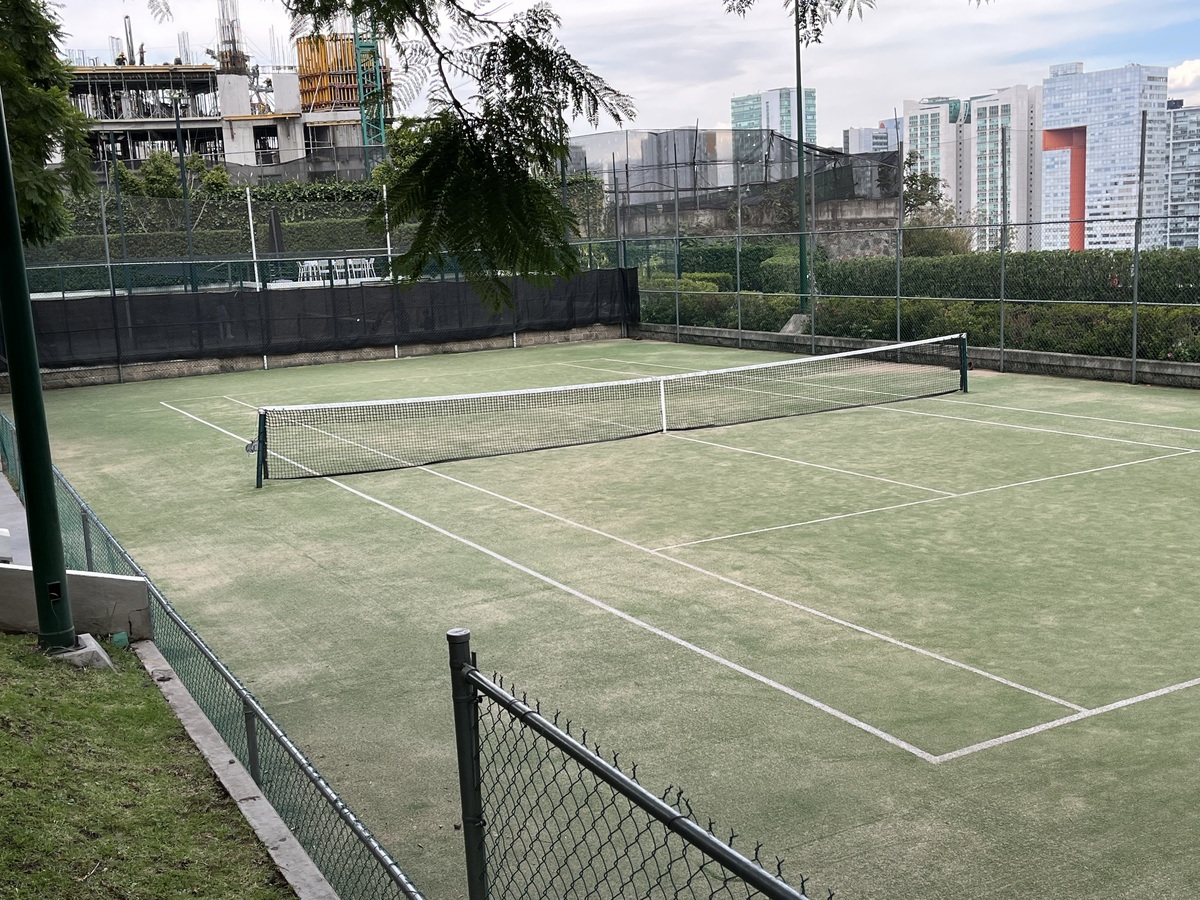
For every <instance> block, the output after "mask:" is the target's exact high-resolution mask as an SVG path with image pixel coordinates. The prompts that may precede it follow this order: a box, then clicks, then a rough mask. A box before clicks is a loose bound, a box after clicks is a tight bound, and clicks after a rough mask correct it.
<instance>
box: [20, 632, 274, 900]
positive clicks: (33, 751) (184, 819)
mask: <svg viewBox="0 0 1200 900" xmlns="http://www.w3.org/2000/svg"><path fill="white" fill-rule="evenodd" d="M109 652H110V655H111V656H112V658H113V661H114V664H115V665H116V666H117V670H118V671H117V672H111V671H107V670H105V671H97V670H92V669H84V670H80V669H76V668H74V667H72V666H69V665H65V664H61V663H52V662H50V661H48V660H47V659H46V657H45V656H44V655H43V654H41V653H39V652H38V651H37V647H36V639H34V638H32V637H29V636H24V635H21V636H13V635H0V896H3V897H28V898H45V900H51V898H53V900H59V898H67V897H69V898H79V900H92V898H96V900H99V898H118V897H119V898H128V900H135V898H140V900H161V898H164V897H210V898H230V900H233V898H238V900H241V898H256V900H278V898H284V897H295V894H294V893H293V892H292V890H291V889H290V888H289V887H288V885H287V883H286V882H285V881H284V880H283V877H282V876H281V875H280V874H279V872H278V870H277V869H276V868H275V866H274V864H273V863H272V862H271V859H270V857H269V856H268V855H267V852H266V850H265V848H264V847H263V846H262V845H261V844H260V843H259V842H258V839H257V838H256V837H255V836H254V834H253V832H252V831H251V830H250V828H249V826H248V825H247V824H246V822H245V820H244V819H243V818H242V815H241V813H240V812H239V811H238V809H237V806H236V805H235V804H234V802H233V801H232V800H231V799H230V798H229V795H228V794H226V793H225V790H224V788H222V786H221V784H220V783H219V782H218V781H217V779H216V777H215V776H214V775H213V773H212V771H211V770H210V769H209V767H208V764H207V763H206V762H205V761H204V758H203V757H202V756H201V755H200V753H199V751H198V750H197V749H196V747H195V745H194V744H192V742H191V740H190V739H189V738H188V736H187V734H186V733H185V732H184V730H183V726H182V725H181V724H180V723H179V720H178V719H176V718H175V715H174V714H173V713H172V712H171V710H170V708H169V707H168V706H167V704H166V702H165V701H164V700H163V697H162V695H161V694H160V693H159V691H158V689H157V688H156V687H155V686H154V684H153V682H151V680H150V678H149V677H148V676H147V674H146V672H145V671H144V670H143V669H142V667H141V665H140V664H139V663H138V660H137V658H136V657H135V656H133V654H131V653H129V652H128V651H124V650H118V649H116V648H109Z"/></svg>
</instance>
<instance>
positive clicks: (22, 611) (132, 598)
mask: <svg viewBox="0 0 1200 900" xmlns="http://www.w3.org/2000/svg"><path fill="white" fill-rule="evenodd" d="M67 597H68V599H69V601H70V603H71V618H72V620H73V621H74V623H75V631H76V632H78V633H79V634H91V635H94V636H97V637H99V636H102V635H110V634H117V633H118V632H121V631H123V632H125V633H126V634H127V635H129V639H130V640H131V641H140V640H150V639H151V638H152V637H153V635H152V634H151V631H150V595H149V590H148V588H147V585H146V579H145V578H134V577H130V576H128V575H102V574H100V573H97V572H76V571H74V570H70V571H68V572H67ZM0 631H7V632H20V633H28V634H36V633H37V631H38V618H37V603H36V601H35V600H34V593H33V569H32V568H31V567H29V566H8V565H0Z"/></svg>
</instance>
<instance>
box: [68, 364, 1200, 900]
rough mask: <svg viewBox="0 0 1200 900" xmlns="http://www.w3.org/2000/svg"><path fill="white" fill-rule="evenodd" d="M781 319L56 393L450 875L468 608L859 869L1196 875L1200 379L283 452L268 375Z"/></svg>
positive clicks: (955, 877)
mask: <svg viewBox="0 0 1200 900" xmlns="http://www.w3.org/2000/svg"><path fill="white" fill-rule="evenodd" d="M783 358H785V357H782V356H780V355H773V354H764V353H755V352H751V351H739V350H736V349H721V348H712V347H698V346H681V345H675V344H662V343H652V342H648V341H641V342H638V341H619V342H610V343H588V344H575V345H557V346H548V347H538V348H528V349H520V350H505V351H489V352H480V353H475V354H463V355H455V356H449V355H447V356H433V357H424V358H416V359H399V360H385V361H375V362H369V363H354V364H343V365H338V366H323V367H311V368H301V369H282V370H273V371H269V372H254V373H238V374H227V375H215V376H206V377H201V378H192V379H179V380H170V381H158V382H151V383H142V384H129V385H122V386H109V387H94V388H78V389H73V390H69V391H57V392H53V393H50V394H48V395H47V411H48V415H49V418H50V423H51V435H52V442H53V445H54V452H55V460H56V462H57V464H58V465H59V466H60V467H61V468H62V469H63V470H64V472H65V473H66V474H67V476H68V477H69V478H70V479H71V481H72V482H73V483H74V484H75V485H76V487H77V488H78V489H79V490H80V492H81V493H82V494H83V495H84V497H85V498H86V499H87V500H88V502H89V503H90V504H91V505H92V507H93V508H94V509H95V510H96V511H97V512H98V513H99V514H100V516H101V517H102V518H103V520H104V521H105V523H106V524H107V525H108V526H109V528H110V529H111V530H112V531H113V532H114V533H115V534H116V536H117V537H118V538H119V539H120V540H121V541H122V542H123V543H124V545H125V546H126V547H127V549H129V551H130V552H131V553H132V554H133V555H134V557H135V558H136V559H137V560H138V561H139V563H140V564H141V565H142V566H143V567H144V568H145V569H146V570H147V571H148V572H149V573H150V574H151V575H152V577H154V579H155V581H156V582H157V583H158V584H159V585H160V587H162V588H163V590H164V592H165V593H166V594H167V596H168V597H170V598H171V600H172V601H173V602H174V603H175V605H176V606H177V607H178V608H179V609H180V611H181V612H182V613H183V614H184V615H185V616H186V617H187V618H188V620H189V621H190V622H191V624H192V625H193V626H194V627H196V628H197V629H198V630H199V631H200V633H201V634H202V635H203V636H204V637H205V638H206V640H208V641H209V642H210V644H211V645H212V646H213V647H214V649H215V650H217V652H218V653H219V654H220V655H221V657H222V658H223V659H224V660H225V661H226V662H227V663H228V664H229V665H230V667H231V668H232V669H233V671H234V672H236V673H237V674H238V675H239V676H240V677H241V678H242V679H243V680H244V681H245V682H246V683H247V685H248V686H249V687H250V688H251V689H252V690H253V691H254V692H255V693H256V695H257V696H258V697H259V698H260V699H261V700H262V701H263V702H264V703H265V705H266V706H267V708H268V709H269V710H270V711H271V712H272V714H273V715H275V717H276V718H277V719H278V720H279V721H280V723H281V724H282V725H283V726H284V727H285V728H286V729H287V730H288V733H289V734H290V735H291V736H292V737H293V738H294V739H295V740H296V741H297V742H298V743H299V744H300V745H301V746H302V747H304V748H305V749H306V750H308V751H309V753H310V755H311V756H312V757H313V759H314V762H315V763H316V764H317V765H318V766H319V767H320V768H321V770H322V772H323V773H324V774H325V775H326V776H327V777H328V778H329V780H330V781H331V783H332V784H333V785H334V786H335V788H337V789H338V790H339V791H340V792H341V793H342V794H343V795H344V796H346V798H347V799H348V801H349V802H351V803H352V804H353V805H354V806H355V807H356V809H357V810H358V811H359V812H360V814H361V815H362V816H363V818H364V820H365V821H366V822H367V823H368V824H369V825H370V826H371V827H372V829H373V830H374V831H375V832H376V834H377V835H378V836H379V837H380V838H381V839H382V840H383V842H384V843H385V845H387V846H388V847H389V849H390V850H391V851H392V852H393V853H394V855H395V856H396V858H397V860H398V861H399V862H400V863H401V865H402V866H403V867H404V868H405V870H406V871H407V872H408V873H409V874H410V875H411V876H412V877H413V878H414V879H415V880H416V882H417V883H418V884H419V885H421V886H422V888H423V889H424V890H425V891H426V892H427V893H428V894H429V895H430V896H433V897H449V896H459V895H461V893H462V890H463V888H462V885H461V883H460V880H461V875H460V872H461V835H460V833H459V832H457V831H456V830H455V829H454V824H455V823H456V822H457V821H458V815H459V814H458V811H457V808H456V804H457V787H456V783H455V769H454V764H453V758H452V747H453V738H452V724H451V720H450V713H449V704H448V702H447V701H448V695H449V683H448V677H447V669H446V657H445V641H444V638H443V634H444V632H445V631H446V630H447V629H448V628H450V627H454V626H466V627H469V628H471V629H472V631H473V644H474V646H475V647H476V649H477V650H478V652H479V654H480V657H479V662H480V666H481V667H486V668H488V669H492V668H494V669H497V670H499V671H501V672H503V673H505V674H506V675H507V676H509V677H511V678H513V679H515V680H516V683H517V685H518V688H519V689H523V690H528V692H529V695H530V697H531V698H534V697H537V698H540V699H541V700H542V701H543V705H544V706H550V707H559V708H562V709H563V710H564V711H565V712H566V714H567V715H568V716H569V717H571V718H572V719H574V720H576V721H578V722H581V723H584V724H586V725H587V726H588V727H589V729H590V730H591V731H590V733H591V734H592V735H593V739H599V740H600V742H601V744H602V745H603V746H604V747H605V748H606V751H607V750H609V749H617V750H620V751H621V753H622V758H623V759H627V760H636V761H637V762H638V763H639V768H638V774H639V777H640V778H641V779H642V781H643V783H645V784H647V785H649V786H651V787H652V788H654V787H657V788H660V789H665V788H666V787H667V785H668V784H678V785H682V786H684V787H685V788H686V789H687V790H688V792H689V794H690V795H691V796H692V798H693V800H694V802H695V803H696V805H697V808H698V812H699V813H700V814H701V815H710V816H712V817H714V818H716V819H717V822H718V828H720V827H721V826H722V825H725V826H733V827H735V828H736V829H737V830H738V832H739V833H740V834H742V835H744V840H745V841H746V842H748V843H749V844H750V845H751V846H752V845H753V842H754V841H755V840H761V841H763V842H764V843H765V844H766V849H767V850H768V851H769V852H770V853H778V854H779V855H782V856H784V857H786V858H787V859H788V860H789V866H788V869H789V870H791V871H795V872H803V873H804V874H805V875H807V876H809V877H810V878H811V879H812V880H813V883H814V884H817V885H822V886H825V885H827V886H829V887H832V888H833V889H835V890H836V891H837V892H838V896H839V897H847V898H849V897H883V896H889V897H891V896H895V897H901V896H903V897H908V896H922V897H939V898H941V897H944V898H960V897H1001V896H1003V897H1011V896H1014V895H1021V894H1030V895H1033V894H1035V893H1036V894H1037V895H1038V896H1054V897H1059V898H1085V897H1089V898H1090V897H1096V896H1106V897H1120V896H1135V895H1136V896H1145V895H1146V894H1151V895H1154V896H1158V897H1191V896H1194V895H1195V889H1194V886H1195V885H1196V884H1197V883H1200V853H1197V852H1196V851H1197V849H1200V848H1198V844H1200V841H1198V840H1197V838H1196V837H1195V835H1196V834H1198V833H1200V829H1198V826H1200V787H1196V785H1198V784H1200V778H1198V777H1197V776H1200V762H1197V760H1196V756H1195V753H1194V752H1193V748H1194V746H1195V745H1196V741H1197V740H1198V739H1200V661H1198V659H1197V655H1196V653H1195V644H1196V633H1197V627H1196V612H1195V604H1196V601H1197V590H1196V582H1197V577H1196V573H1195V564H1194V550H1193V548H1194V547H1195V546H1196V545H1197V538H1200V521H1198V519H1197V517H1196V516H1195V513H1194V498H1195V497H1196V495H1197V487H1196V485H1197V478H1198V476H1200V456H1198V455H1197V452H1198V451H1200V415H1198V413H1200V397H1197V395H1196V394H1195V393H1194V392H1188V391H1184V390H1174V389H1167V388H1152V387H1129V386H1124V385H1109V384H1099V383H1091V382H1077V381H1067V380H1061V379H1058V380H1055V379H1046V378H1036V377H1022V376H1012V375H997V374H993V373H986V372H978V371H977V372H972V373H971V385H970V386H971V390H970V393H968V394H961V393H956V394H948V395H945V396H940V397H929V398H922V399H914V400H909V401H905V402H902V403H888V404H886V405H871V406H862V407H856V408H850V409H841V410H836V411H830V412H823V413H820V414H817V415H804V416H789V417H783V418H770V419H766V420H763V421H754V422H747V423H744V424H736V425H729V426H726V427H720V428H706V429H699V430H690V431H679V432H671V433H659V434H652V435H648V436H643V437H638V438H635V439H632V440H617V441H605V442H602V443H591V444H586V445H581V446H567V447H559V448H555V449H547V450H541V451H538V452H530V453H521V454H515V455H501V456H491V457H488V458H479V459H468V460H462V461H458V462H445V463H439V464H435V465H429V466H422V467H416V468H408V469H404V470H399V471H384V472H373V473H368V474H356V475H339V476H335V477H331V478H312V479H303V480H290V481H289V480H282V481H277V480H274V479H270V480H268V481H267V482H266V484H265V486H264V487H263V489H261V490H256V489H255V487H254V480H255V457H254V455H253V454H247V453H245V452H244V449H245V445H246V443H247V442H248V441H249V440H251V439H252V438H254V437H255V434H256V428H257V418H258V409H259V408H260V407H264V406H276V405H278V406H286V405H291V404H314V403H335V402H346V401H370V400H385V399H390V398H400V397H435V396H448V395H456V394H475V393H483V392H495V391H510V390H518V389H527V388H549V387H556V386H560V385H571V384H586V383H595V382H621V381H630V380H637V379H644V378H646V377H647V376H662V375H673V374H676V373H686V372H695V371H701V370H713V369H722V368H726V367H733V366H741V365H746V364H751V363H758V362H763V361H770V360H776V359H783ZM700 405H701V406H703V405H704V404H700ZM604 418H606V419H611V418H612V416H611V415H609V414H606V415H605V417H604ZM468 427H469V426H468ZM477 427H479V426H477ZM425 430H426V431H428V430H429V427H426V429H425ZM460 437H461V435H455V434H452V433H450V432H447V434H446V437H445V440H446V441H447V442H452V441H455V440H458V439H459V438H460ZM334 443H344V441H335V442H334ZM821 895H822V896H823V893H822V894H821Z"/></svg>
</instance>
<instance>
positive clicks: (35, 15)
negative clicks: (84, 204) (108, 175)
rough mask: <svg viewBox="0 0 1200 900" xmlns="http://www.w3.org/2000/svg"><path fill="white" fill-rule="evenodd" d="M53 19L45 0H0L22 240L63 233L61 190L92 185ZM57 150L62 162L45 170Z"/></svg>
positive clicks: (2, 75) (1, 81) (0, 78)
mask: <svg viewBox="0 0 1200 900" xmlns="http://www.w3.org/2000/svg"><path fill="white" fill-rule="evenodd" d="M61 39H62V32H61V30H60V28H59V22H58V19H57V17H56V15H55V13H54V11H53V9H52V8H51V7H50V6H49V4H47V3H46V2H44V0H0V91H2V92H3V95H4V116H5V119H6V121H7V125H8V139H9V144H10V153H11V156H12V170H13V178H14V180H15V182H16V193H17V211H18V214H19V216H20V220H21V235H22V237H23V239H24V241H25V243H26V244H30V245H39V244H45V243H47V242H49V241H52V240H54V239H55V238H57V237H58V236H60V235H62V234H65V233H66V231H67V229H68V228H69V227H70V217H69V215H68V213H67V208H66V205H65V204H64V202H63V192H64V190H66V191H70V192H74V193H86V192H88V191H90V190H91V189H92V188H93V187H94V185H95V179H94V177H93V175H92V170H91V157H90V155H89V153H88V146H87V119H86V117H85V116H84V115H83V113H81V112H79V111H78V110H77V109H75V107H74V106H72V105H71V102H70V100H69V98H68V93H67V92H68V89H69V87H70V84H71V68H70V66H68V65H67V64H66V63H64V62H63V61H62V60H60V59H59V58H58V54H57V45H58V43H59V42H60V41H61ZM56 151H58V152H61V154H62V160H63V161H62V166H61V167H60V168H59V169H57V170H55V169H48V168H46V166H47V164H48V163H49V162H50V159H51V157H52V156H53V155H54V153H55V152H56Z"/></svg>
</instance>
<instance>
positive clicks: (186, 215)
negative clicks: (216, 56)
mask: <svg viewBox="0 0 1200 900" xmlns="http://www.w3.org/2000/svg"><path fill="white" fill-rule="evenodd" d="M171 99H172V101H173V105H174V107H175V149H176V150H177V151H178V153H179V187H180V189H181V190H182V191H183V227H184V231H185V232H186V233H187V252H188V281H190V282H191V285H192V293H195V292H196V266H195V263H194V262H193V261H194V259H195V248H194V247H193V246H192V211H191V208H190V204H189V202H188V183H187V160H186V159H185V158H184V155H183V126H182V125H181V124H180V121H179V105H180V97H179V92H178V91H176V92H175V95H174V96H173V97H172V98H171Z"/></svg>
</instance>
